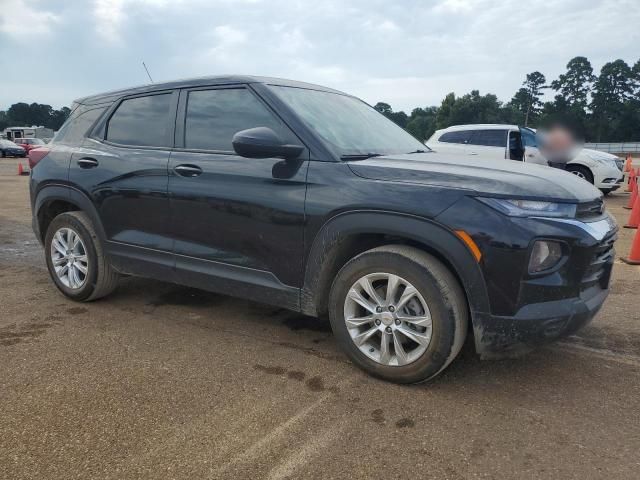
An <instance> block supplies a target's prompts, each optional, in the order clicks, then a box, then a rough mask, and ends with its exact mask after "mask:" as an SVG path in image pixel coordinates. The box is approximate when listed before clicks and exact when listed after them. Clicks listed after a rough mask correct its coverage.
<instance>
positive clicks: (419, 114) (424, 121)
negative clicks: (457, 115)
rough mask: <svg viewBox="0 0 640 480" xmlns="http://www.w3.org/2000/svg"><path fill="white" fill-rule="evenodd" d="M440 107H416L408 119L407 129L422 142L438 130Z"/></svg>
mask: <svg viewBox="0 0 640 480" xmlns="http://www.w3.org/2000/svg"><path fill="white" fill-rule="evenodd" d="M437 113H438V107H426V108H414V109H413V110H412V111H411V115H410V116H409V120H408V121H407V127H406V129H407V131H408V132H409V133H410V134H411V135H413V136H414V137H416V138H417V139H418V140H420V141H421V142H424V141H425V140H426V139H428V138H429V137H430V136H431V135H433V132H435V131H436V115H437Z"/></svg>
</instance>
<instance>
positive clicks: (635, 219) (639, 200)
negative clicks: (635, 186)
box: [624, 195, 640, 228]
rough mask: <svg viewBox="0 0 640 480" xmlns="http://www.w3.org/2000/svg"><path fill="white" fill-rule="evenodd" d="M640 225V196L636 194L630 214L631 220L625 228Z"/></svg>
mask: <svg viewBox="0 0 640 480" xmlns="http://www.w3.org/2000/svg"><path fill="white" fill-rule="evenodd" d="M638 225H640V196H639V195H636V201H635V203H634V204H633V209H632V210H631V215H629V220H628V221H627V224H626V225H625V226H624V228H638Z"/></svg>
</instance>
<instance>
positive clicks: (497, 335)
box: [474, 287, 609, 359]
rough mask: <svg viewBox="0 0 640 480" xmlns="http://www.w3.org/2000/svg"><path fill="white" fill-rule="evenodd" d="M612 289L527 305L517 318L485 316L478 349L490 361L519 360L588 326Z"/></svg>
mask: <svg viewBox="0 0 640 480" xmlns="http://www.w3.org/2000/svg"><path fill="white" fill-rule="evenodd" d="M608 294H609V289H608V288H605V289H602V288H599V287H593V288H592V289H591V291H589V292H585V294H583V295H581V296H580V297H578V298H569V299H564V300H556V301H552V302H543V303H535V304H530V305H526V306H525V307H523V308H522V309H520V310H519V311H518V313H517V314H516V315H515V316H513V317H500V316H493V315H483V316H482V319H479V320H480V321H477V322H475V323H474V335H475V342H476V350H477V352H478V353H479V354H480V356H481V357H482V358H484V359H486V358H503V357H515V356H519V355H522V354H524V353H527V352H529V351H531V350H533V349H534V348H535V347H538V346H540V345H544V344H545V343H548V342H551V341H554V340H557V339H559V338H562V337H566V336H568V335H571V334H573V333H575V332H576V331H578V330H579V329H580V328H582V327H583V326H585V325H586V324H588V323H589V322H590V321H591V319H592V318H593V317H594V316H595V315H596V314H597V313H598V311H599V310H600V308H601V307H602V304H603V303H604V301H605V299H606V298H607V295H608Z"/></svg>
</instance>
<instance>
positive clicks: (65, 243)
mask: <svg viewBox="0 0 640 480" xmlns="http://www.w3.org/2000/svg"><path fill="white" fill-rule="evenodd" d="M45 256H46V259H47V267H48V269H49V275H50V276H51V278H52V280H53V282H54V283H55V285H56V287H58V290H60V291H61V292H62V293H63V294H64V295H65V296H67V297H69V298H71V299H72V300H77V301H91V300H96V299H98V298H101V297H104V296H105V295H108V294H109V293H111V292H112V291H113V290H114V289H115V288H116V286H117V283H118V273H117V272H116V271H115V270H114V269H113V268H112V267H111V265H110V264H109V262H108V259H107V258H106V257H105V255H104V249H103V246H102V242H101V241H100V238H99V237H98V235H97V234H96V232H95V229H94V227H93V224H92V223H91V220H90V219H89V217H88V216H87V214H86V213H84V212H66V213H62V214H60V215H58V216H57V217H55V218H54V219H53V221H52V222H51V224H50V225H49V228H48V229H47V234H46V237H45Z"/></svg>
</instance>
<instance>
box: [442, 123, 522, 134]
mask: <svg viewBox="0 0 640 480" xmlns="http://www.w3.org/2000/svg"><path fill="white" fill-rule="evenodd" d="M505 128H509V129H514V130H517V129H518V128H520V127H518V125H507V124H504V123H473V124H467V125H451V126H450V127H447V128H443V129H442V130H439V131H441V132H444V131H447V132H452V131H456V130H480V129H482V130H502V129H505Z"/></svg>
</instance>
